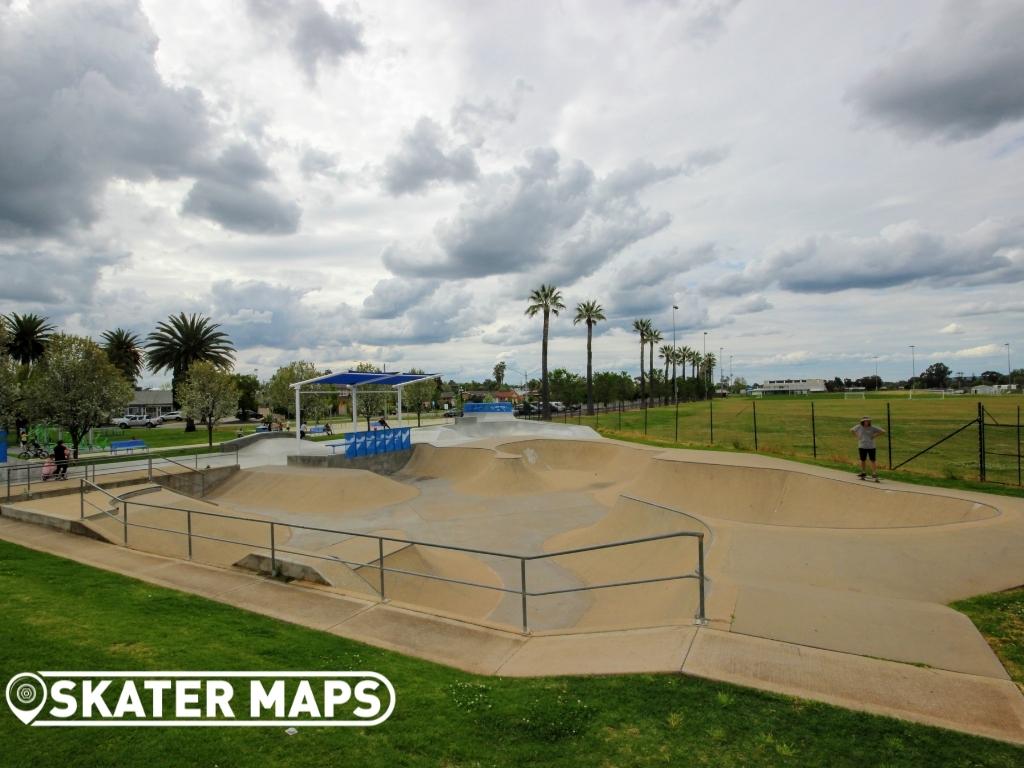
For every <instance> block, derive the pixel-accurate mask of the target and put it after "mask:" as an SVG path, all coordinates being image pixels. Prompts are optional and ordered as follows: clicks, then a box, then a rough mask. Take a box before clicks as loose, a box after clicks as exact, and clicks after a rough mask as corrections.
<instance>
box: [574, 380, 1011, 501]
mask: <svg viewBox="0 0 1024 768" xmlns="http://www.w3.org/2000/svg"><path fill="white" fill-rule="evenodd" d="M979 403H981V404H982V406H983V407H984V409H985V412H986V419H985V420H986V428H985V446H986V467H987V473H986V474H987V479H988V480H989V481H991V482H1000V483H1006V484H1010V485H1017V484H1018V483H1019V479H1020V478H1019V475H1018V471H1019V467H1020V462H1019V459H1018V456H1019V455H1020V444H1021V437H1022V433H1024V430H1022V429H1020V428H1019V427H1018V424H1019V423H1020V419H1021V418H1022V416H1021V412H1022V411H1024V397H1021V396H1020V395H1005V396H998V397H978V396H972V395H958V396H947V397H945V398H942V397H940V396H938V395H934V394H931V393H916V394H915V396H914V398H913V399H910V398H908V397H907V394H906V393H905V392H901V393H879V394H878V395H872V394H868V395H867V396H866V397H865V398H864V399H859V398H858V399H843V396H842V395H826V396H812V397H787V396H784V397H765V398H751V397H730V398H727V399H719V400H715V401H705V402H696V403H680V404H679V408H678V427H677V417H676V408H675V407H674V406H659V407H655V408H651V409H649V410H648V411H647V412H646V415H645V412H644V411H643V410H632V411H624V412H622V413H619V412H616V411H614V410H613V411H611V412H605V413H598V414H596V415H595V416H586V415H578V414H571V415H565V414H563V415H560V416H557V417H556V419H557V420H558V421H561V420H563V419H566V420H568V421H570V422H571V423H580V424H584V425H587V426H591V427H595V428H597V429H599V430H600V431H601V432H602V433H603V434H605V435H606V436H608V437H616V436H623V437H636V436H638V435H646V437H648V438H650V439H653V440H658V441H665V442H668V443H674V442H678V444H680V445H686V446H702V447H703V446H708V445H713V446H717V447H721V448H727V449H734V450H744V451H753V450H755V447H756V449H757V450H758V451H761V452H763V453H771V454H775V455H779V456H787V457H793V458H817V459H819V460H823V461H828V462H833V463H839V464H848V465H849V466H850V467H851V469H852V468H854V466H855V465H856V463H857V443H856V441H855V440H854V438H853V436H852V435H851V434H850V431H849V430H850V428H851V427H853V426H854V425H855V424H856V423H857V421H858V420H859V419H860V418H861V417H862V416H870V417H871V418H872V419H873V420H874V423H875V425H876V426H880V427H882V428H883V429H888V428H889V427H890V424H891V434H890V435H889V439H886V438H882V439H879V440H878V462H879V467H880V468H882V469H885V468H886V467H888V463H889V443H890V442H891V447H892V465H893V467H895V466H897V465H898V464H900V463H901V462H903V461H905V460H907V459H909V458H911V457H912V456H914V454H916V453H917V452H919V451H922V450H924V449H925V448H928V447H929V446H930V445H932V444H933V443H935V442H937V441H939V440H941V439H942V438H944V437H946V436H947V435H949V434H950V433H952V432H954V431H955V430H957V429H958V428H960V427H963V426H964V425H965V424H968V423H969V422H970V421H972V420H975V419H977V416H978V404H979ZM887 406H888V412H887ZM812 410H813V414H812ZM887 415H888V419H889V421H890V423H887ZM755 418H756V422H757V445H756V446H755V431H754V422H755ZM645 420H646V428H645ZM677 430H678V431H677ZM902 469H904V470H906V471H909V472H916V473H920V474H924V475H930V476H933V477H945V478H949V479H963V480H976V479H978V469H979V438H978V426H977V424H974V425H972V426H970V427H967V428H966V429H964V430H963V431H962V432H960V433H959V434H957V435H955V436H954V437H951V438H950V439H948V440H946V441H945V442H944V443H942V444H941V445H939V446H937V447H935V448H934V449H932V450H930V451H927V452H926V453H924V454H923V455H921V456H920V457H918V458H916V459H914V460H913V461H911V462H909V463H908V464H907V465H906V466H904V467H902Z"/></svg>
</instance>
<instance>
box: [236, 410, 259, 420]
mask: <svg viewBox="0 0 1024 768" xmlns="http://www.w3.org/2000/svg"><path fill="white" fill-rule="evenodd" d="M235 418H236V419H238V420H239V421H249V419H258V418H260V412H259V411H250V410H249V409H248V408H239V409H238V410H237V411H235Z"/></svg>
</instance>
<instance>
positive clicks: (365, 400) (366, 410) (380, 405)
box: [352, 363, 391, 431]
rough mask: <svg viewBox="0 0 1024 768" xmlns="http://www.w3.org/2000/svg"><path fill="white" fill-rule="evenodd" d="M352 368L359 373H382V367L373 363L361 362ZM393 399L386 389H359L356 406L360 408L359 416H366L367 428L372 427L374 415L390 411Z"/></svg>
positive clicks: (382, 414)
mask: <svg viewBox="0 0 1024 768" xmlns="http://www.w3.org/2000/svg"><path fill="white" fill-rule="evenodd" d="M352 370H354V371H358V372H359V373H382V371H381V369H380V368H378V367H377V366H376V365H374V364H373V363H359V364H358V365H357V366H356V367H355V368H353V369H352ZM390 400H391V393H390V392H388V391H387V390H384V389H377V390H366V391H363V389H362V388H360V389H359V395H358V396H357V397H356V401H357V403H356V407H357V409H358V414H357V417H358V416H360V415H361V416H365V417H366V429H367V431H369V429H370V420H371V419H373V417H374V416H384V415H386V414H387V411H388V404H389V403H390Z"/></svg>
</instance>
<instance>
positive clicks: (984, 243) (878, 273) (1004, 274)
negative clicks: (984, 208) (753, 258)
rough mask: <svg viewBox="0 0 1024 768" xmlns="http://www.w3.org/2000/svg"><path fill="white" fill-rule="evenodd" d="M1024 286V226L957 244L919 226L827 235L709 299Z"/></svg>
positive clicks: (981, 232)
mask: <svg viewBox="0 0 1024 768" xmlns="http://www.w3.org/2000/svg"><path fill="white" fill-rule="evenodd" d="M1022 281H1024V222H1022V221H1003V220H995V219H993V220H987V221H984V222H982V223H981V224H979V225H978V226H976V227H974V228H972V229H971V230H969V231H967V232H965V233H963V234H961V235H956V236H952V237H948V236H944V235H939V234H935V233H931V232H927V231H924V230H922V229H920V228H919V227H917V226H916V225H914V224H901V225H897V226H893V227H887V228H886V229H884V230H882V233H881V234H880V235H879V236H878V237H869V238H841V237H834V236H829V235H822V236H817V237H811V238H808V239H806V240H805V241H804V242H803V243H801V244H799V245H797V246H794V247H791V248H784V249H782V250H780V251H777V252H776V253H774V254H772V255H770V256H769V257H768V258H766V259H764V260H761V261H757V262H753V263H751V264H750V265H748V266H747V268H746V269H744V270H743V271H742V272H738V273H734V274H730V275H725V276H723V277H721V278H719V279H718V280H717V281H715V282H714V283H711V284H709V285H707V286H705V288H704V293H705V294H706V295H709V296H742V295H744V294H747V293H753V292H757V291H761V290H763V289H765V288H767V287H769V286H777V287H779V288H782V289H784V290H787V291H792V292H794V293H835V292H837V291H845V290H849V289H851V288H874V289H883V288H891V287H894V286H898V285H906V284H912V283H913V284H920V285H928V286H931V287H943V286H974V285H998V284H1003V285H1006V284H1011V283H1019V282H1022Z"/></svg>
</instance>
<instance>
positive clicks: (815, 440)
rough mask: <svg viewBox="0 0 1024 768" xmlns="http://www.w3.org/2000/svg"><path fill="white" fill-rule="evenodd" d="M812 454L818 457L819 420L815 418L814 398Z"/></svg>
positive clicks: (812, 406)
mask: <svg viewBox="0 0 1024 768" xmlns="http://www.w3.org/2000/svg"><path fill="white" fill-rule="evenodd" d="M811 455H813V456H814V458H818V422H817V421H816V420H815V418H814V401H813V400H811Z"/></svg>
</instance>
